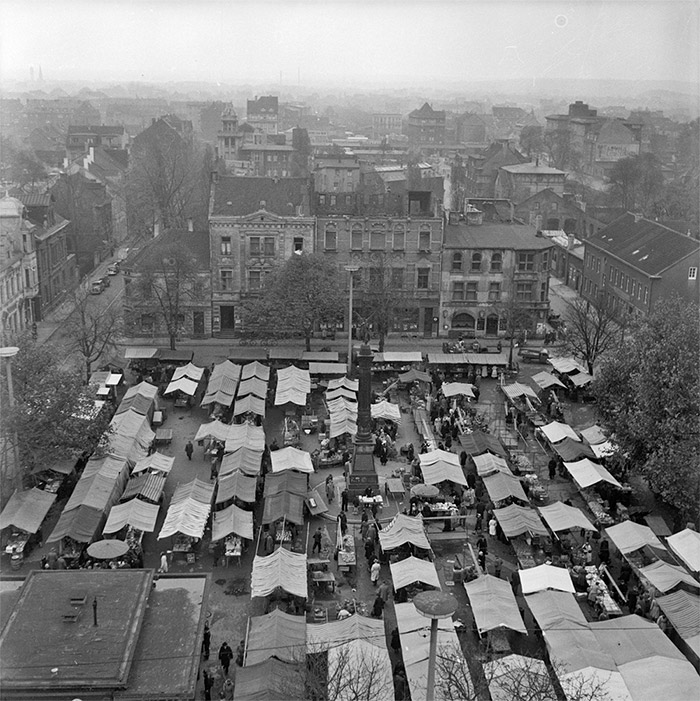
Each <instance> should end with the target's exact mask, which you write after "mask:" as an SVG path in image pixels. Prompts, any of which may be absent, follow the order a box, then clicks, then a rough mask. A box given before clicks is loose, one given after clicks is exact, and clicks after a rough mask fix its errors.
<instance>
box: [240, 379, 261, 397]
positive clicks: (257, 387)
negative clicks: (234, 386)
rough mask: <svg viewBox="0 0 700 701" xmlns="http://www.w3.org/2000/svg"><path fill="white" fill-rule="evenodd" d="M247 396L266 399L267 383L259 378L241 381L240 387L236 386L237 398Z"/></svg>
mask: <svg viewBox="0 0 700 701" xmlns="http://www.w3.org/2000/svg"><path fill="white" fill-rule="evenodd" d="M249 394H254V395H255V396H256V397H260V398H261V399H265V397H267V382H266V381H265V380H261V379H260V378H259V377H249V378H248V379H247V380H243V381H242V382H241V384H240V385H238V393H237V394H236V396H237V397H239V398H240V397H245V396H247V395H249Z"/></svg>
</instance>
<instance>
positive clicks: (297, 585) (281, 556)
mask: <svg viewBox="0 0 700 701" xmlns="http://www.w3.org/2000/svg"><path fill="white" fill-rule="evenodd" d="M306 575H307V568H306V553H305V552H304V553H293V552H290V551H289V550H287V549H286V548H277V550H275V551H274V552H273V553H272V554H271V555H267V556H264V557H261V556H260V555H256V556H255V558H254V559H253V571H252V574H251V587H250V597H251V598H255V597H257V596H267V595H268V594H271V593H272V592H274V591H275V590H276V589H282V590H284V591H285V592H287V593H288V594H292V595H293V596H298V597H300V598H301V599H306V597H307V593H308V585H307V576H306Z"/></svg>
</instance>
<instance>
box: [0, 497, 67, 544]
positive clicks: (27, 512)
mask: <svg viewBox="0 0 700 701" xmlns="http://www.w3.org/2000/svg"><path fill="white" fill-rule="evenodd" d="M54 501H56V495H55V494H52V493H51V492H45V491H44V490H43V489H37V488H36V487H33V488H32V489H28V490H26V491H24V492H17V491H15V493H14V494H13V495H12V496H11V497H10V499H9V500H8V502H7V504H5V508H4V509H3V510H2V513H1V514H0V530H2V529H3V528H8V527H9V526H14V527H15V528H18V529H19V530H22V531H26V532H27V533H36V532H37V531H38V530H39V528H40V527H41V524H42V523H43V522H44V519H45V518H46V514H48V513H49V509H50V508H51V506H52V505H53V503H54Z"/></svg>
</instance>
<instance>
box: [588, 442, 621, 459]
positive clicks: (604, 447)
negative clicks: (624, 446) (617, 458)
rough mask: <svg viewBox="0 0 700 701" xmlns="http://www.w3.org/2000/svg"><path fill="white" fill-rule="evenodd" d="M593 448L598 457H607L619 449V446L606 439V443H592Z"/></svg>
mask: <svg viewBox="0 0 700 701" xmlns="http://www.w3.org/2000/svg"><path fill="white" fill-rule="evenodd" d="M591 450H592V451H593V454H594V455H595V456H596V457H597V458H599V459H600V458H607V457H608V456H609V455H612V454H613V453H614V452H615V451H616V450H617V446H616V445H615V444H614V443H613V442H612V441H605V443H596V444H595V445H591Z"/></svg>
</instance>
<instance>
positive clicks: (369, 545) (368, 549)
mask: <svg viewBox="0 0 700 701" xmlns="http://www.w3.org/2000/svg"><path fill="white" fill-rule="evenodd" d="M365 557H366V558H367V562H369V563H370V564H371V563H372V560H373V559H374V543H373V542H372V541H371V540H370V539H369V538H367V540H365Z"/></svg>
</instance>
